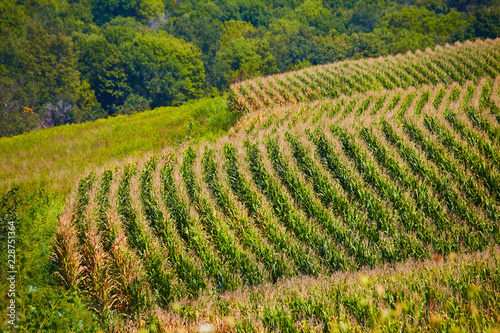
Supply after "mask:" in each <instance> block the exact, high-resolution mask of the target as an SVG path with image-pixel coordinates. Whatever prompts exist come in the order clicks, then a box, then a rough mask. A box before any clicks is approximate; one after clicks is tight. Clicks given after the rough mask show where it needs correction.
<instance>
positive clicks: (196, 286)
mask: <svg viewBox="0 0 500 333" xmlns="http://www.w3.org/2000/svg"><path fill="white" fill-rule="evenodd" d="M157 162H158V158H157V157H155V156H153V157H151V158H150V159H149V161H148V162H147V163H146V165H145V166H144V169H143V170H142V172H141V177H140V178H141V179H140V181H141V182H140V189H141V202H142V208H143V211H144V215H145V217H146V219H147V221H148V222H149V224H150V226H151V228H152V229H153V231H154V232H155V234H156V236H157V237H159V238H160V239H161V240H162V241H163V242H164V244H165V247H166V249H167V250H168V254H169V256H168V259H169V263H170V265H171V266H172V267H173V269H174V270H175V272H176V276H177V277H178V279H179V280H180V282H181V283H183V284H185V285H186V287H187V295H189V296H196V295H198V294H199V292H200V291H201V290H203V289H205V288H206V281H205V279H206V277H205V276H204V275H203V272H201V270H200V269H199V267H198V265H197V264H196V263H195V262H194V261H193V260H192V258H191V257H190V256H189V254H188V253H186V251H185V249H184V247H183V246H182V244H180V242H179V240H178V239H177V237H175V236H176V235H175V231H174V230H172V229H171V228H170V223H168V222H167V221H166V217H164V216H163V212H162V211H161V209H160V207H159V204H158V202H157V201H156V198H155V197H154V195H153V179H152V177H153V176H152V173H153V171H154V169H155V168H156V164H157ZM180 296H184V295H180Z"/></svg>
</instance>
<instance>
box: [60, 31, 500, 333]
mask: <svg viewBox="0 0 500 333" xmlns="http://www.w3.org/2000/svg"><path fill="white" fill-rule="evenodd" d="M499 43H500V40H486V41H477V42H466V43H464V44H456V45H453V46H451V45H449V46H446V47H444V48H436V49H435V50H427V51H425V52H416V53H415V54H411V53H409V54H407V55H403V56H396V57H389V58H384V59H371V60H359V61H348V62H344V63H340V64H332V65H326V66H322V67H316V68H313V69H306V70H302V71H299V72H294V73H287V74H283V75H277V76H270V77H266V78H262V79H256V80H250V81H244V82H241V83H238V84H236V85H233V86H232V93H231V95H230V97H229V100H230V101H229V106H230V108H234V109H237V110H240V111H242V112H243V111H244V112H245V115H244V116H243V117H242V118H241V119H240V121H239V122H238V123H237V124H236V125H235V126H234V127H233V128H232V130H230V131H229V134H228V135H226V136H224V137H222V138H220V139H218V140H217V141H215V142H212V143H209V142H200V143H198V144H183V145H182V146H179V147H176V148H166V149H164V150H163V151H161V152H160V153H155V154H149V156H146V157H144V158H130V159H129V160H127V161H123V162H120V163H114V164H112V165H110V166H107V167H102V168H96V169H95V170H94V171H92V172H89V173H87V174H85V175H84V176H83V177H82V178H81V180H80V182H79V185H78V187H77V188H75V189H74V190H73V193H72V194H71V195H70V196H69V199H68V202H67V205H66V208H65V211H64V213H63V214H62V215H61V216H60V218H59V224H58V229H57V233H56V241H55V245H54V260H55V263H56V264H57V267H58V274H59V275H60V278H61V281H63V284H64V285H65V286H66V287H67V288H68V289H69V290H78V292H79V293H81V294H82V295H84V296H85V298H86V300H87V303H88V306H89V307H90V308H91V309H93V311H94V313H95V314H96V315H97V316H98V318H99V322H100V323H101V325H103V327H106V328H107V329H110V330H116V331H121V330H124V331H126V330H134V329H139V328H145V327H148V328H149V329H151V330H161V331H167V330H169V329H179V328H184V329H188V330H196V329H199V328H203V329H205V328H206V329H211V328H214V329H215V328H218V329H220V330H222V331H224V330H226V331H230V330H240V331H265V330H271V331H274V330H280V331H287V332H288V331H318V330H323V331H340V332H348V331H366V330H373V331H378V330H380V331H410V330H412V331H413V330H414V331H429V330H436V331H442V330H445V331H450V332H471V331H487V332H497V331H498V329H499V327H500V304H499V303H498V295H499V292H500V290H499V286H500V275H499V266H498V262H499V259H500V254H499V252H498V245H499V244H498V243H499V240H500V226H499V220H500V89H499V84H500V78H499V73H500V49H499V46H500V44H499Z"/></svg>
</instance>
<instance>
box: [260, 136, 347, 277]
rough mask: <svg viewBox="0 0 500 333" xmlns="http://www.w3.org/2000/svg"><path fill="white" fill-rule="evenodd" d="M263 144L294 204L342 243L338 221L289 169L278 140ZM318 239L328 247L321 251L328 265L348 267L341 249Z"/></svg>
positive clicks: (323, 239) (268, 140)
mask: <svg viewBox="0 0 500 333" xmlns="http://www.w3.org/2000/svg"><path fill="white" fill-rule="evenodd" d="M265 144H266V148H267V153H268V155H269V157H270V159H271V163H272V165H273V167H274V169H275V171H276V173H277V174H278V175H279V177H280V178H281V181H282V183H283V185H284V186H285V187H286V188H287V189H288V191H289V192H290V194H291V196H292V197H293V198H294V199H295V202H296V204H297V205H298V206H300V207H301V208H302V210H303V211H304V212H305V214H306V215H307V216H308V217H309V218H310V219H316V221H317V222H318V223H319V224H320V225H321V226H322V227H323V228H324V229H325V230H327V231H328V232H329V233H330V234H332V236H333V237H334V238H335V239H336V241H337V242H338V243H344V238H343V232H342V230H341V227H340V226H339V223H338V221H334V220H333V219H332V217H331V215H330V214H328V211H326V210H325V209H324V207H323V206H322V205H321V204H320V203H319V202H317V201H316V200H314V198H313V197H312V196H311V194H310V192H309V190H308V189H307V188H306V187H305V185H304V184H302V183H301V182H300V181H299V180H298V177H297V175H295V174H294V173H293V171H292V170H290V168H289V166H288V164H287V163H286V161H285V160H284V158H283V156H282V154H281V152H280V149H279V145H278V142H277V141H276V140H271V139H269V138H268V139H267V140H266V142H265ZM320 232H321V231H320ZM318 241H319V242H322V243H323V244H324V246H325V247H328V248H329V249H330V251H331V252H326V251H324V252H323V253H322V256H323V257H325V258H329V262H328V264H329V266H330V267H332V268H333V269H338V268H347V267H349V265H350V264H349V263H348V262H347V258H346V254H345V253H344V250H343V249H340V248H339V247H338V246H336V245H335V244H334V243H332V242H331V241H330V240H329V239H328V238H322V239H321V238H318ZM335 249H336V251H335Z"/></svg>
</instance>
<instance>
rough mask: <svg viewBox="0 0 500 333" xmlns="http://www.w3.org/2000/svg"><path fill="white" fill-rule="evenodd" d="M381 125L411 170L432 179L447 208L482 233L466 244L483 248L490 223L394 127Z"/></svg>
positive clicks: (475, 247)
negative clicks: (470, 206)
mask: <svg viewBox="0 0 500 333" xmlns="http://www.w3.org/2000/svg"><path fill="white" fill-rule="evenodd" d="M381 125H382V131H383V133H384V136H385V137H386V139H387V140H388V141H389V142H390V143H391V144H393V145H394V146H395V147H396V148H397V150H398V151H399V153H400V155H401V157H402V158H403V159H404V160H406V161H407V163H408V165H409V166H410V168H411V169H412V171H413V172H415V173H416V174H418V175H420V177H421V178H423V179H429V180H430V181H432V186H433V187H434V189H435V192H436V193H437V194H438V196H440V197H441V198H442V199H443V201H444V202H445V203H446V207H447V209H448V210H450V211H452V212H454V213H455V214H456V215H457V216H458V217H460V218H461V219H463V220H464V221H466V222H467V223H468V224H469V226H471V227H472V228H474V229H476V230H478V232H479V233H482V237H480V238H479V239H478V238H476V237H474V235H470V236H471V237H469V238H468V239H467V240H466V244H467V246H468V247H469V248H472V249H475V250H477V249H481V248H483V247H484V246H485V239H484V238H485V237H487V236H486V233H487V232H491V231H492V230H494V229H492V226H490V225H489V224H490V223H487V222H486V221H482V220H481V219H480V218H479V217H478V216H477V215H476V213H475V212H474V211H473V210H472V209H470V208H469V207H468V206H467V204H466V203H465V202H464V201H463V199H462V198H461V196H460V194H459V193H458V192H457V190H456V189H455V188H454V187H452V184H451V183H452V182H451V181H450V180H449V179H447V178H446V177H443V176H442V175H439V174H438V173H436V172H435V171H434V170H433V169H432V168H431V167H430V166H429V165H428V163H427V162H426V161H424V160H423V159H422V158H421V157H420V156H419V155H418V154H417V152H416V151H415V149H414V148H412V147H410V146H409V145H408V144H407V143H405V142H404V141H403V139H402V138H401V137H400V136H398V135H397V134H396V133H395V132H394V129H393V128H392V126H391V125H390V124H389V123H388V122H386V121H382V122H381ZM487 230H488V231H487Z"/></svg>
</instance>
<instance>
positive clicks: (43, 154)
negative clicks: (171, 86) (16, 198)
mask: <svg viewBox="0 0 500 333" xmlns="http://www.w3.org/2000/svg"><path fill="white" fill-rule="evenodd" d="M238 118H239V114H238V113H235V112H231V111H229V109H228V107H227V102H226V99H225V98H223V97H217V98H211V99H202V100H199V101H194V102H191V103H189V104H185V105H183V106H179V107H159V108H156V109H154V110H152V111H146V112H143V113H137V114H133V115H130V116H117V117H113V118H108V119H99V120H96V121H94V122H86V123H83V124H74V125H66V126H59V127H53V128H49V129H42V130H38V131H34V132H30V133H25V134H23V135H19V136H15V137H10V138H1V139H0V193H4V192H6V191H8V190H9V189H10V188H11V187H12V186H13V185H14V184H17V185H27V186H33V185H35V186H37V185H39V184H47V186H49V187H55V188H58V189H59V190H61V191H62V193H69V190H70V189H71V187H73V185H74V183H75V181H76V178H78V177H80V175H81V174H82V173H83V172H84V171H85V170H88V169H93V168H94V167H98V166H102V165H105V164H106V163H108V162H111V161H116V160H121V159H124V158H126V157H140V156H142V155H143V154H144V153H146V152H150V151H158V150H160V149H162V148H163V147H165V146H166V145H175V144H181V143H183V142H185V141H188V140H190V141H196V140H201V139H205V140H214V139H216V138H218V137H220V136H222V135H224V134H226V133H227V131H228V129H229V128H230V127H231V126H232V125H233V124H234V123H235V122H236V120H237V119H238Z"/></svg>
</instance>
